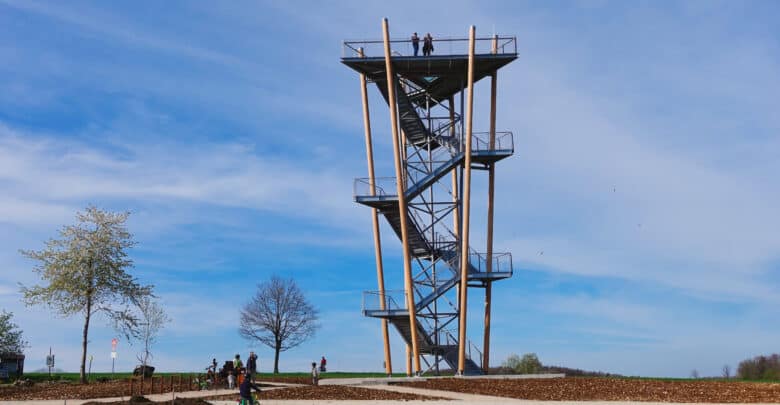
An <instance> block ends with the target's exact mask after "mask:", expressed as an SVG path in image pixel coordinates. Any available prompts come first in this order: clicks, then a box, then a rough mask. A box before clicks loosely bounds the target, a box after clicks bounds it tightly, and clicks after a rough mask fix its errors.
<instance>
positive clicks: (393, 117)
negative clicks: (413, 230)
mask: <svg viewBox="0 0 780 405" xmlns="http://www.w3.org/2000/svg"><path fill="white" fill-rule="evenodd" d="M382 31H383V36H384V47H385V69H386V71H387V95H388V97H387V102H388V105H389V106H390V126H391V129H392V137H393V156H394V157H395V176H396V182H395V183H396V191H397V193H398V212H399V213H400V215H401V243H402V244H403V256H404V282H405V285H406V307H407V308H408V310H409V329H410V331H411V335H412V336H411V341H412V354H413V357H414V371H415V374H419V373H420V351H419V347H418V344H417V313H416V310H415V305H414V282H413V279H412V259H411V252H410V251H409V230H408V227H409V224H408V223H407V220H406V218H407V206H406V196H405V194H404V190H405V188H406V187H405V185H404V178H405V176H404V172H403V168H402V166H401V151H400V145H399V144H400V143H401V142H399V140H400V138H399V135H400V134H399V130H398V110H397V106H396V98H395V89H396V87H395V74H394V73H393V63H392V60H391V56H390V32H389V28H388V24H387V18H384V19H382Z"/></svg>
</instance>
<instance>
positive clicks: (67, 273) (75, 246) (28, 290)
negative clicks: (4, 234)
mask: <svg viewBox="0 0 780 405" xmlns="http://www.w3.org/2000/svg"><path fill="white" fill-rule="evenodd" d="M129 215H130V214H129V213H127V212H121V213H113V212H107V211H102V210H100V209H98V208H96V207H94V206H89V207H87V210H86V212H84V213H77V214H76V219H77V223H76V224H75V225H69V226H64V227H63V228H62V230H60V232H59V235H60V239H50V240H48V241H47V242H46V246H45V247H44V248H43V250H40V251H34V250H23V251H21V253H22V255H24V256H26V257H28V258H30V259H33V260H35V261H37V262H38V264H37V265H36V266H35V267H34V268H33V271H34V272H35V273H37V274H38V275H39V276H40V277H41V278H42V279H43V280H44V282H45V283H46V285H43V286H39V285H36V286H33V287H25V286H22V287H21V292H22V294H23V300H24V302H25V303H26V304H27V305H44V306H47V307H49V308H51V309H52V310H54V311H55V312H57V313H59V314H60V315H61V316H65V317H67V316H71V315H76V314H81V315H82V316H83V317H84V329H83V334H82V341H81V350H82V351H81V368H80V370H79V372H80V378H81V382H82V383H86V382H87V375H86V373H85V370H84V368H85V367H84V366H85V364H86V360H87V342H88V339H87V338H88V335H89V322H90V320H91V319H92V316H93V315H95V314H97V313H102V314H103V315H104V316H106V317H107V318H108V319H109V320H110V321H112V322H113V326H114V328H115V329H116V330H117V331H119V332H120V333H122V334H124V335H125V337H126V338H128V339H130V338H131V337H134V336H136V334H137V332H138V318H137V317H136V316H135V315H134V314H133V312H132V310H131V306H134V305H136V304H137V303H138V302H139V301H140V300H141V298H143V297H146V296H149V295H151V294H152V288H151V287H149V286H142V285H140V284H139V283H138V281H137V280H136V279H135V278H133V277H132V276H131V275H130V274H128V273H127V270H128V269H131V268H132V267H133V261H132V260H131V259H130V258H129V257H128V256H127V249H129V248H131V247H133V246H134V245H135V242H134V241H133V237H132V235H131V234H130V232H128V230H127V227H126V225H125V222H126V221H127V217H128V216H129Z"/></svg>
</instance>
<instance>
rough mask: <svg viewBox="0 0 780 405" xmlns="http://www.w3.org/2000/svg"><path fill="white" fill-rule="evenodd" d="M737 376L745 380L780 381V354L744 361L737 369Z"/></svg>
mask: <svg viewBox="0 0 780 405" xmlns="http://www.w3.org/2000/svg"><path fill="white" fill-rule="evenodd" d="M737 376H739V378H741V379H743V380H780V354H777V353H775V354H772V355H769V356H756V357H753V358H752V359H747V360H743V361H742V362H740V363H739V367H737Z"/></svg>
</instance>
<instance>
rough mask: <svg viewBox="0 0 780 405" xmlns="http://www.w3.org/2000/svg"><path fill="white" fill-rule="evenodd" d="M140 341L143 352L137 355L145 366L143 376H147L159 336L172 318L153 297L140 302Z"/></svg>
mask: <svg viewBox="0 0 780 405" xmlns="http://www.w3.org/2000/svg"><path fill="white" fill-rule="evenodd" d="M138 312H139V317H138V318H139V320H140V322H138V326H139V328H138V340H140V341H141V343H142V344H143V351H142V352H141V353H138V354H137V355H136V358H137V359H138V361H140V362H141V365H142V366H143V375H146V366H147V365H148V364H149V359H150V358H153V357H154V356H152V352H151V348H152V345H154V344H155V343H156V342H157V336H158V335H159V333H160V331H161V330H162V329H163V328H164V327H165V324H166V323H168V322H170V320H171V319H170V318H168V315H166V314H165V310H163V308H162V307H161V306H160V304H158V303H157V301H156V300H154V299H153V298H152V297H150V296H147V297H144V298H142V299H141V300H139V301H138Z"/></svg>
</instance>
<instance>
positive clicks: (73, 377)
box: [24, 371, 406, 382]
mask: <svg viewBox="0 0 780 405" xmlns="http://www.w3.org/2000/svg"><path fill="white" fill-rule="evenodd" d="M190 374H192V375H198V374H203V373H202V372H200V373H199V372H187V371H183V372H169V373H154V376H155V377H159V376H165V377H168V376H172V375H190ZM132 375H133V373H129V372H117V373H114V374H113V376H112V374H111V373H92V375H91V376H90V380H91V381H95V380H97V379H98V378H108V379H112V378H113V379H125V378H129V377H131V376H132ZM310 375H311V374H309V373H308V372H296V373H279V374H273V373H257V378H260V379H262V378H274V377H275V378H280V377H281V378H284V377H309V376H310ZM405 375H406V374H403V373H396V374H393V377H403V376H405ZM24 377H25V378H27V379H30V380H32V381H36V382H37V381H47V380H49V373H25V374H24ZM379 377H385V374H384V373H365V372H363V373H347V372H338V371H337V372H326V373H322V374H320V378H379ZM51 379H52V380H66V381H74V382H76V381H78V380H79V373H52V375H51Z"/></svg>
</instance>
